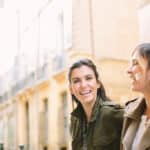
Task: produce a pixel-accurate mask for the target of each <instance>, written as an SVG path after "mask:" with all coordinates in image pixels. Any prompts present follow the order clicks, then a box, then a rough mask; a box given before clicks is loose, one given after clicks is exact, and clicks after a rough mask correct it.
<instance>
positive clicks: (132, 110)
mask: <svg viewBox="0 0 150 150" xmlns="http://www.w3.org/2000/svg"><path fill="white" fill-rule="evenodd" d="M127 73H128V74H129V77H130V78H131V89H132V90H133V91H137V92H140V93H142V95H143V96H142V97H140V98H136V99H134V100H132V101H129V102H128V103H127V104H126V105H127V106H126V109H125V115H124V116H125V118H124V126H123V131H122V139H123V140H122V145H121V146H122V149H121V150H135V149H136V150H150V142H149V138H150V43H143V44H140V45H138V46H137V47H136V48H135V49H134V51H133V53H132V57H131V63H130V65H129V67H128V69H127Z"/></svg>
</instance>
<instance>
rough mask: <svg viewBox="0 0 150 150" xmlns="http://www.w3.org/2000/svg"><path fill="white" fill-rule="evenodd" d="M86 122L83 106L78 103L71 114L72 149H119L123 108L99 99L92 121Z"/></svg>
mask: <svg viewBox="0 0 150 150" xmlns="http://www.w3.org/2000/svg"><path fill="white" fill-rule="evenodd" d="M85 122H86V121H85V113H84V111H83V108H82V106H81V105H78V106H77V108H76V109H75V110H74V111H73V112H72V114H71V135H72V150H119V147H120V137H121V129H122V122H123V108H121V107H120V106H119V105H114V104H113V103H112V102H102V100H97V101H96V103H95V106H94V108H93V112H92V117H91V120H90V122H89V123H88V125H87V124H86V123H85ZM83 145H84V146H83ZM83 147H84V148H83Z"/></svg>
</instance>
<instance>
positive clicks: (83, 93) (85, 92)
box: [81, 91, 90, 95]
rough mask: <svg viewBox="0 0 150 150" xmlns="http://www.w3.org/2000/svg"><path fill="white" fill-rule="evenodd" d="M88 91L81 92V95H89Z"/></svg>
mask: <svg viewBox="0 0 150 150" xmlns="http://www.w3.org/2000/svg"><path fill="white" fill-rule="evenodd" d="M89 93H90V91H84V92H81V95H86V94H89Z"/></svg>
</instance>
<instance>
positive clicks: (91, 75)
mask: <svg viewBox="0 0 150 150" xmlns="http://www.w3.org/2000/svg"><path fill="white" fill-rule="evenodd" d="M87 76H90V77H93V74H86V75H85V77H87ZM71 79H73V80H74V79H80V77H73V78H71Z"/></svg>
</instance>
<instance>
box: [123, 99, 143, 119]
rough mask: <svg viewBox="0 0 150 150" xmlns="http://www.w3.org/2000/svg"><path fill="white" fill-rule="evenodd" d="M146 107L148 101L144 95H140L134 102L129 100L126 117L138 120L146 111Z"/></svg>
mask: <svg viewBox="0 0 150 150" xmlns="http://www.w3.org/2000/svg"><path fill="white" fill-rule="evenodd" d="M145 107H146V102H145V99H144V97H140V98H138V99H136V100H134V101H133V102H132V101H131V102H128V104H127V106H126V108H125V114H124V116H125V117H128V118H131V119H135V120H138V119H139V118H140V116H141V115H142V114H143V113H144V110H145Z"/></svg>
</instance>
